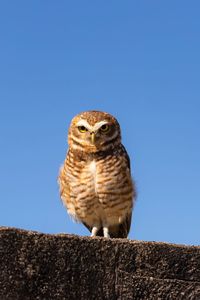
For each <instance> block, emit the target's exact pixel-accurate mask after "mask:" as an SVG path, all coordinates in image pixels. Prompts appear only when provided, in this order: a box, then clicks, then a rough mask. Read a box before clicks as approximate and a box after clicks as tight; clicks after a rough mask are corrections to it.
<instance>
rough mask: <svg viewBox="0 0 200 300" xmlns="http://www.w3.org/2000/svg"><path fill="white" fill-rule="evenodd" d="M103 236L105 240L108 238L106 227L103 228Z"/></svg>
mask: <svg viewBox="0 0 200 300" xmlns="http://www.w3.org/2000/svg"><path fill="white" fill-rule="evenodd" d="M103 236H104V237H106V238H109V237H110V234H109V229H108V226H104V227H103Z"/></svg>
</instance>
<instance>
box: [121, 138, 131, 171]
mask: <svg viewBox="0 0 200 300" xmlns="http://www.w3.org/2000/svg"><path fill="white" fill-rule="evenodd" d="M121 146H122V151H123V153H124V156H125V159H126V161H127V167H128V168H129V170H130V172H131V161H130V157H129V155H128V153H127V151H126V148H125V147H124V145H122V144H121Z"/></svg>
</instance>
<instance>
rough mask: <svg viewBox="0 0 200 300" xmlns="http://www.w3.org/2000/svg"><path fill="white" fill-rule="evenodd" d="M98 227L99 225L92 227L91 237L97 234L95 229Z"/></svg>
mask: <svg viewBox="0 0 200 300" xmlns="http://www.w3.org/2000/svg"><path fill="white" fill-rule="evenodd" d="M99 228H100V227H99V226H94V227H92V233H91V237H92V236H96V235H97V231H98V230H99Z"/></svg>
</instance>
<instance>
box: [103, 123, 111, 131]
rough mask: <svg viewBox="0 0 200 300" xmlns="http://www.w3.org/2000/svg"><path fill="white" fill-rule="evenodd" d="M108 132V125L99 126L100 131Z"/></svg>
mask: <svg viewBox="0 0 200 300" xmlns="http://www.w3.org/2000/svg"><path fill="white" fill-rule="evenodd" d="M109 130H110V126H109V125H107V124H104V125H102V126H101V131H102V132H105V133H106V132H108V131H109Z"/></svg>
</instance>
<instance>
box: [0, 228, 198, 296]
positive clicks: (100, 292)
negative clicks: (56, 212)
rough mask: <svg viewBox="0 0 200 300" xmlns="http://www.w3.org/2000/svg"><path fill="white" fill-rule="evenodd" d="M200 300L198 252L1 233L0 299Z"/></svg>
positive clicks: (10, 230)
mask: <svg viewBox="0 0 200 300" xmlns="http://www.w3.org/2000/svg"><path fill="white" fill-rule="evenodd" d="M4 299H11V300H12V299H13V300H18V299H19V300H26V299H27V300H28V299H34V300H35V299H46V300H51V299H95V300H98V299H109V300H110V299H125V300H126V299H146V300H151V299H152V300H158V299H178V300H179V299H186V300H188V299H195V300H200V247H191V246H182V245H173V244H166V243H156V242H140V241H130V240H126V239H124V240H122V239H112V240H111V239H105V238H90V237H79V236H74V235H67V234H58V235H49V234H41V233H37V232H32V231H25V230H20V229H15V228H6V227H2V228H1V229H0V300H4Z"/></svg>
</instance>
